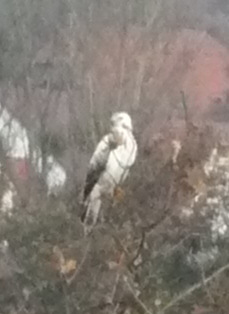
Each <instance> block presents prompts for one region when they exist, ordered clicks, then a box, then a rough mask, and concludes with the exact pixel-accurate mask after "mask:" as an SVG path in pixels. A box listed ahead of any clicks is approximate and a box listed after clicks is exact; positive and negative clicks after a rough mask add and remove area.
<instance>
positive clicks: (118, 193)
mask: <svg viewBox="0 0 229 314" xmlns="http://www.w3.org/2000/svg"><path fill="white" fill-rule="evenodd" d="M124 197H125V192H124V190H123V189H122V188H121V187H119V186H117V187H116V188H115V190H114V199H115V201H118V202H121V201H122V200H123V199H124Z"/></svg>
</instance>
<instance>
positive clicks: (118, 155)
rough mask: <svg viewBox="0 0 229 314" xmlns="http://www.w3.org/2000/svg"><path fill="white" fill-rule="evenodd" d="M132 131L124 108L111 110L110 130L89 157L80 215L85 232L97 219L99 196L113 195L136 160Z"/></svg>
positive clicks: (130, 121)
mask: <svg viewBox="0 0 229 314" xmlns="http://www.w3.org/2000/svg"><path fill="white" fill-rule="evenodd" d="M132 132H133V126H132V120H131V118H130V116H129V115H128V114H127V113H126V112H117V113H114V114H113V115H112V117H111V127H110V133H108V134H107V135H105V136H104V137H103V138H102V140H101V141H100V142H99V144H98V145H97V147H96V149H95V152H94V154H93V156H92V158H91V160H90V163H89V169H88V173H87V177H86V182H85V187H84V193H83V214H82V216H81V220H82V222H83V223H84V227H85V228H84V229H85V233H86V234H88V232H90V231H91V230H92V228H93V226H94V225H95V224H96V222H97V219H98V215H99V211H100V208H101V203H102V197H103V196H110V197H113V196H114V193H115V190H116V188H117V187H118V186H119V185H120V184H122V183H123V182H124V180H125V179H126V177H127V176H128V174H129V170H130V168H131V166H132V165H133V164H134V162H135V160H136V155H137V143H136V140H135V138H134V136H133V133H132Z"/></svg>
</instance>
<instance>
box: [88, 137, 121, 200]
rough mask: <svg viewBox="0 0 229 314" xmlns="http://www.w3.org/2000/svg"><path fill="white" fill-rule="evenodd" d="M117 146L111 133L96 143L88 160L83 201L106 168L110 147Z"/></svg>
mask: <svg viewBox="0 0 229 314" xmlns="http://www.w3.org/2000/svg"><path fill="white" fill-rule="evenodd" d="M116 147H117V145H116V143H115V141H114V137H113V136H112V135H111V134H108V135H105V136H104V137H103V139H102V140H101V141H100V142H99V144H98V145H97V147H96V149H95V152H94V154H93V156H92V158H91V160H90V163H89V169H88V172H87V177H86V182H85V187H84V195H83V198H84V201H85V200H86V199H87V197H88V195H89V194H90V193H91V191H92V189H93V187H94V186H95V184H96V183H97V182H98V180H99V178H100V176H101V174H102V172H103V171H104V170H105V169H106V165H107V161H108V158H109V154H110V152H111V150H112V149H115V148H116Z"/></svg>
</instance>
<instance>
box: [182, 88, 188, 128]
mask: <svg viewBox="0 0 229 314" xmlns="http://www.w3.org/2000/svg"><path fill="white" fill-rule="evenodd" d="M180 93H181V102H182V105H183V109H184V119H185V122H186V127H187V126H188V123H189V117H188V107H187V103H186V100H185V94H184V91H181V92H180Z"/></svg>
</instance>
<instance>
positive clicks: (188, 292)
mask: <svg viewBox="0 0 229 314" xmlns="http://www.w3.org/2000/svg"><path fill="white" fill-rule="evenodd" d="M227 269H229V264H226V265H225V266H223V267H221V268H219V269H218V270H217V271H215V272H214V273H213V274H212V275H211V276H209V277H207V278H205V285H206V284H207V283H209V282H210V281H212V280H213V279H215V278H217V277H218V276H219V275H220V274H222V273H223V272H224V271H225V270H227ZM202 286H203V281H202V280H201V281H200V282H198V283H197V284H195V285H193V286H192V287H190V288H189V289H187V290H186V291H185V292H183V293H181V294H179V295H178V296H177V297H175V298H174V299H173V300H172V301H171V302H169V303H168V304H167V305H166V306H165V307H164V308H163V309H161V310H160V311H159V312H158V313H157V314H164V313H165V312H167V310H168V309H170V308H171V307H173V306H175V305H176V304H177V303H179V302H180V301H182V300H184V299H185V298H186V297H188V296H190V295H191V294H192V293H193V292H195V291H196V290H199V289H200V288H202Z"/></svg>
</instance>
